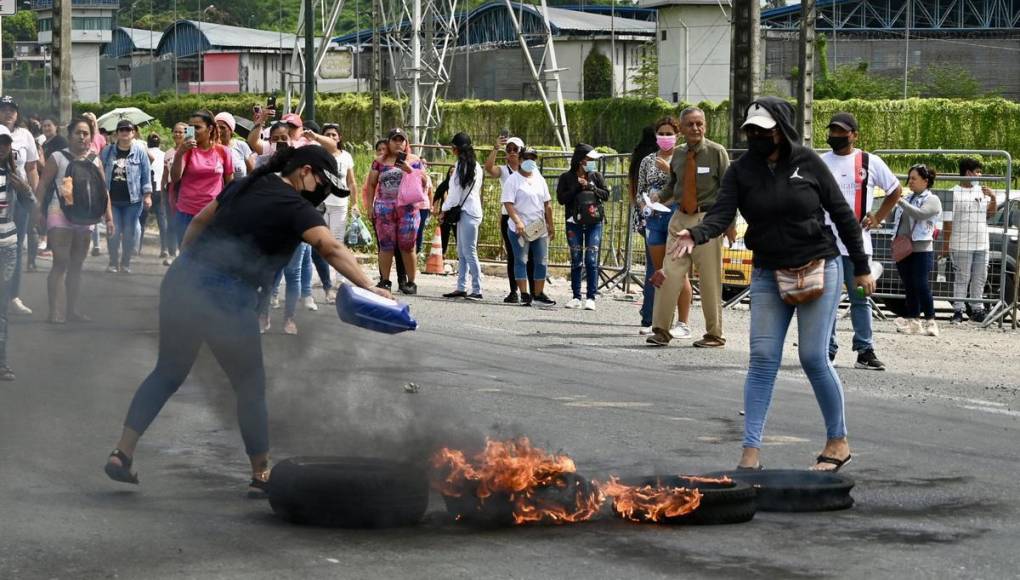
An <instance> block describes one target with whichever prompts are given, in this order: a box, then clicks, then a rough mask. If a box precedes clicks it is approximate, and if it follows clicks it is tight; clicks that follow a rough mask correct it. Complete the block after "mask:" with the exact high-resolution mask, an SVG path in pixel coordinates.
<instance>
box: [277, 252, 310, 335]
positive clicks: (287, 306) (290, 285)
mask: <svg viewBox="0 0 1020 580" xmlns="http://www.w3.org/2000/svg"><path fill="white" fill-rule="evenodd" d="M311 251H312V247H311V246H309V245H308V244H306V243H304V242H301V244H300V245H299V246H298V247H297V249H296V250H294V254H292V255H291V257H290V261H289V262H287V265H286V266H284V267H283V270H280V271H279V272H277V273H276V278H275V279H274V280H273V288H272V293H273V294H274V295H275V294H276V288H278V287H279V286H280V278H283V279H284V280H285V281H286V282H285V290H284V295H283V316H284V317H285V318H294V314H295V313H296V312H297V303H298V298H304V297H306V296H311V295H312V261H311V260H312V259H311ZM267 311H268V310H267Z"/></svg>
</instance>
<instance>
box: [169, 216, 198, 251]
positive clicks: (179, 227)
mask: <svg viewBox="0 0 1020 580" xmlns="http://www.w3.org/2000/svg"><path fill="white" fill-rule="evenodd" d="M193 219H195V216H193V215H191V214H190V213H184V212H180V211H175V212H174V233H175V234H177V247H178V248H179V247H181V246H183V245H184V234H185V233H186V232H187V231H188V226H190V225H191V220H193Z"/></svg>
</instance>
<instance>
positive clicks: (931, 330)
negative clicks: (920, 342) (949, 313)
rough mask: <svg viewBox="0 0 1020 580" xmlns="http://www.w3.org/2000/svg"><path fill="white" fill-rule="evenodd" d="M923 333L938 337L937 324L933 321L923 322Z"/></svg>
mask: <svg viewBox="0 0 1020 580" xmlns="http://www.w3.org/2000/svg"><path fill="white" fill-rule="evenodd" d="M924 333H925V334H927V335H928V336H938V335H939V325H938V323H936V322H935V320H925V321H924Z"/></svg>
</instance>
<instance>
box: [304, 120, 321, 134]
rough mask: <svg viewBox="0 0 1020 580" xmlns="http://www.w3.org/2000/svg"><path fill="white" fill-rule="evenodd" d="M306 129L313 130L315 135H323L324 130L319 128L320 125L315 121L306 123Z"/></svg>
mask: <svg viewBox="0 0 1020 580" xmlns="http://www.w3.org/2000/svg"><path fill="white" fill-rule="evenodd" d="M304 128H305V129H311V130H312V132H313V133H322V129H321V128H320V127H319V124H318V123H316V122H315V121H313V120H312V119H309V120H307V121H305V127H304Z"/></svg>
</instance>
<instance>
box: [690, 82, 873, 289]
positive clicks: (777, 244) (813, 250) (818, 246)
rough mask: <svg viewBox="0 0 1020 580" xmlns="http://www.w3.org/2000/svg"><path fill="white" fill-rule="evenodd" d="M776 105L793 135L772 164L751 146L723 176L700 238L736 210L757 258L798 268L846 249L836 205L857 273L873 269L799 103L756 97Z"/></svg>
mask: <svg viewBox="0 0 1020 580" xmlns="http://www.w3.org/2000/svg"><path fill="white" fill-rule="evenodd" d="M755 103H758V104H759V105H761V106H762V107H764V108H765V109H767V110H768V112H769V113H770V114H771V115H772V118H774V119H775V120H776V122H777V126H778V127H779V128H780V130H781V131H782V132H783V135H785V136H786V142H785V143H783V144H782V145H781V149H780V154H779V160H778V161H777V162H776V164H775V166H774V167H769V163H768V160H767V159H766V158H765V157H762V156H761V155H758V154H755V153H753V152H748V153H746V154H744V155H742V156H740V158H739V159H737V160H736V161H734V162H733V163H732V164H731V165H730V168H729V169H728V170H727V171H726V174H725V175H724V176H723V180H722V185H721V186H720V188H719V198H718V200H717V201H716V202H715V205H713V206H712V209H711V210H709V212H708V215H706V216H705V219H704V221H702V222H701V224H699V225H697V226H695V227H693V228H691V235H692V236H693V237H694V242H695V243H697V244H703V243H705V242H707V241H708V240H710V239H712V238H715V237H717V236H719V235H721V234H722V233H723V232H724V231H725V230H726V228H727V227H729V225H730V224H731V223H733V219H734V217H735V216H736V212H737V210H738V209H739V210H740V214H741V215H742V216H744V219H745V220H746V221H747V233H746V234H745V235H744V242H745V243H746V244H747V248H748V249H749V250H752V251H753V252H754V265H755V266H757V267H759V268H766V269H769V270H778V269H781V268H798V267H800V266H803V265H805V264H807V263H808V262H811V261H812V260H817V259H819V258H837V257H839V255H840V252H839V248H838V247H837V246H836V239H835V236H834V235H833V234H832V230H831V229H830V228H829V227H827V226H826V225H825V212H828V213H829V215H830V216H831V218H832V222H833V223H834V224H835V225H836V230H837V231H838V232H839V237H840V239H842V240H843V243H844V244H846V247H847V250H848V251H849V253H850V259H851V260H852V261H853V264H854V275H855V276H862V275H864V274H868V273H869V272H870V268H869V264H868V263H869V260H868V256H867V254H865V253H864V242H863V241H862V238H861V226H860V224H859V223H858V222H857V218H856V217H855V216H854V212H853V210H852V209H851V208H850V205H849V204H847V202H846V199H845V198H844V197H843V194H842V193H841V192H840V190H839V186H838V185H837V184H836V181H835V179H833V177H832V172H831V171H830V170H829V168H828V167H827V166H826V165H825V162H824V161H822V159H821V158H820V157H819V156H818V154H817V153H815V152H814V151H812V150H811V149H809V148H807V147H804V146H803V145H801V140H800V135H799V134H798V133H797V130H796V129H794V127H793V121H792V119H793V118H794V115H795V113H794V110H793V106H792V105H791V104H790V103H789V102H787V101H785V100H784V99H779V98H776V97H762V98H759V99H757V100H756V101H755Z"/></svg>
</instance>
